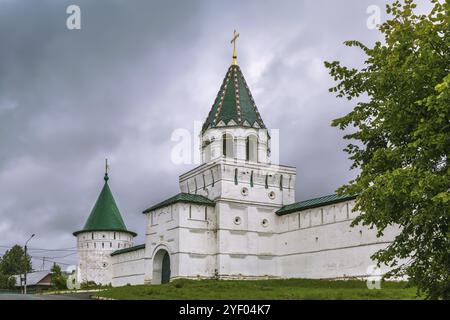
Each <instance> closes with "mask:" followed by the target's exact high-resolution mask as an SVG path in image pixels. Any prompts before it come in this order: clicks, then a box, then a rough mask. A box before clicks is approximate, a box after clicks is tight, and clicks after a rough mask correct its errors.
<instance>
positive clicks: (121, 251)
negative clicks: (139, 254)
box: [111, 244, 145, 256]
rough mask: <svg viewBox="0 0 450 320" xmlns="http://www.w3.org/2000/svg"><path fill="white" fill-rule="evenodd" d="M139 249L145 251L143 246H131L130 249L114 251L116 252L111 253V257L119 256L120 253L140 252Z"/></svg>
mask: <svg viewBox="0 0 450 320" xmlns="http://www.w3.org/2000/svg"><path fill="white" fill-rule="evenodd" d="M140 249H145V244H138V245H136V246H132V247H129V248H124V249H119V250H116V251H114V252H112V253H111V256H115V255H118V254H121V253H127V252H133V251H137V250H140Z"/></svg>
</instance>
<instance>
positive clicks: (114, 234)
mask: <svg viewBox="0 0 450 320" xmlns="http://www.w3.org/2000/svg"><path fill="white" fill-rule="evenodd" d="M114 240H116V233H115V232H114Z"/></svg>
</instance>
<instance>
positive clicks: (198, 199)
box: [142, 192, 216, 213]
mask: <svg viewBox="0 0 450 320" xmlns="http://www.w3.org/2000/svg"><path fill="white" fill-rule="evenodd" d="M177 202H186V203H195V204H202V205H206V206H215V205H216V204H215V202H214V201H212V200H209V199H208V198H206V197H204V196H201V195H198V194H190V193H184V192H181V193H179V194H177V195H175V196H173V197H172V198H169V199H167V200H164V201H162V202H160V203H158V204H155V205H154V206H152V207H150V208H148V209H146V210H144V211H143V212H142V213H148V212H150V211H153V210H156V209H159V208H163V207H166V206H168V205H171V204H174V203H177Z"/></svg>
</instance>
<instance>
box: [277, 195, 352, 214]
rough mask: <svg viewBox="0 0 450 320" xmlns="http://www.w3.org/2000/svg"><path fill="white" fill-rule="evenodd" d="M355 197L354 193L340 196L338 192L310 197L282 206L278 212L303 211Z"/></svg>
mask: <svg viewBox="0 0 450 320" xmlns="http://www.w3.org/2000/svg"><path fill="white" fill-rule="evenodd" d="M355 198H356V196H354V195H353V196H352V195H343V196H340V195H337V194H332V195H329V196H323V197H319V198H314V199H309V200H304V201H300V202H296V203H292V204H288V205H286V206H283V207H281V209H279V210H278V211H277V212H276V214H277V215H279V216H282V215H284V214H288V213H292V212H298V211H303V210H307V209H312V208H317V207H322V206H326V205H329V204H333V203H338V202H343V201H347V200H352V199H355Z"/></svg>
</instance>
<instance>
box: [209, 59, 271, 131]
mask: <svg viewBox="0 0 450 320" xmlns="http://www.w3.org/2000/svg"><path fill="white" fill-rule="evenodd" d="M221 126H248V127H254V128H266V126H265V125H264V122H263V121H262V119H261V116H260V114H259V111H258V108H257V107H256V104H255V101H254V100H253V97H252V94H251V92H250V89H249V88H248V86H247V83H246V81H245V79H244V75H243V74H242V71H241V69H240V68H239V66H238V65H231V66H230V68H228V71H227V74H226V75H225V79H224V80H223V83H222V86H221V87H220V90H219V93H218V94H217V97H216V100H215V101H214V104H213V106H212V108H211V111H210V112H209V114H208V117H207V118H206V121H205V123H204V124H203V127H202V132H205V131H206V130H207V129H208V128H215V127H221Z"/></svg>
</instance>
